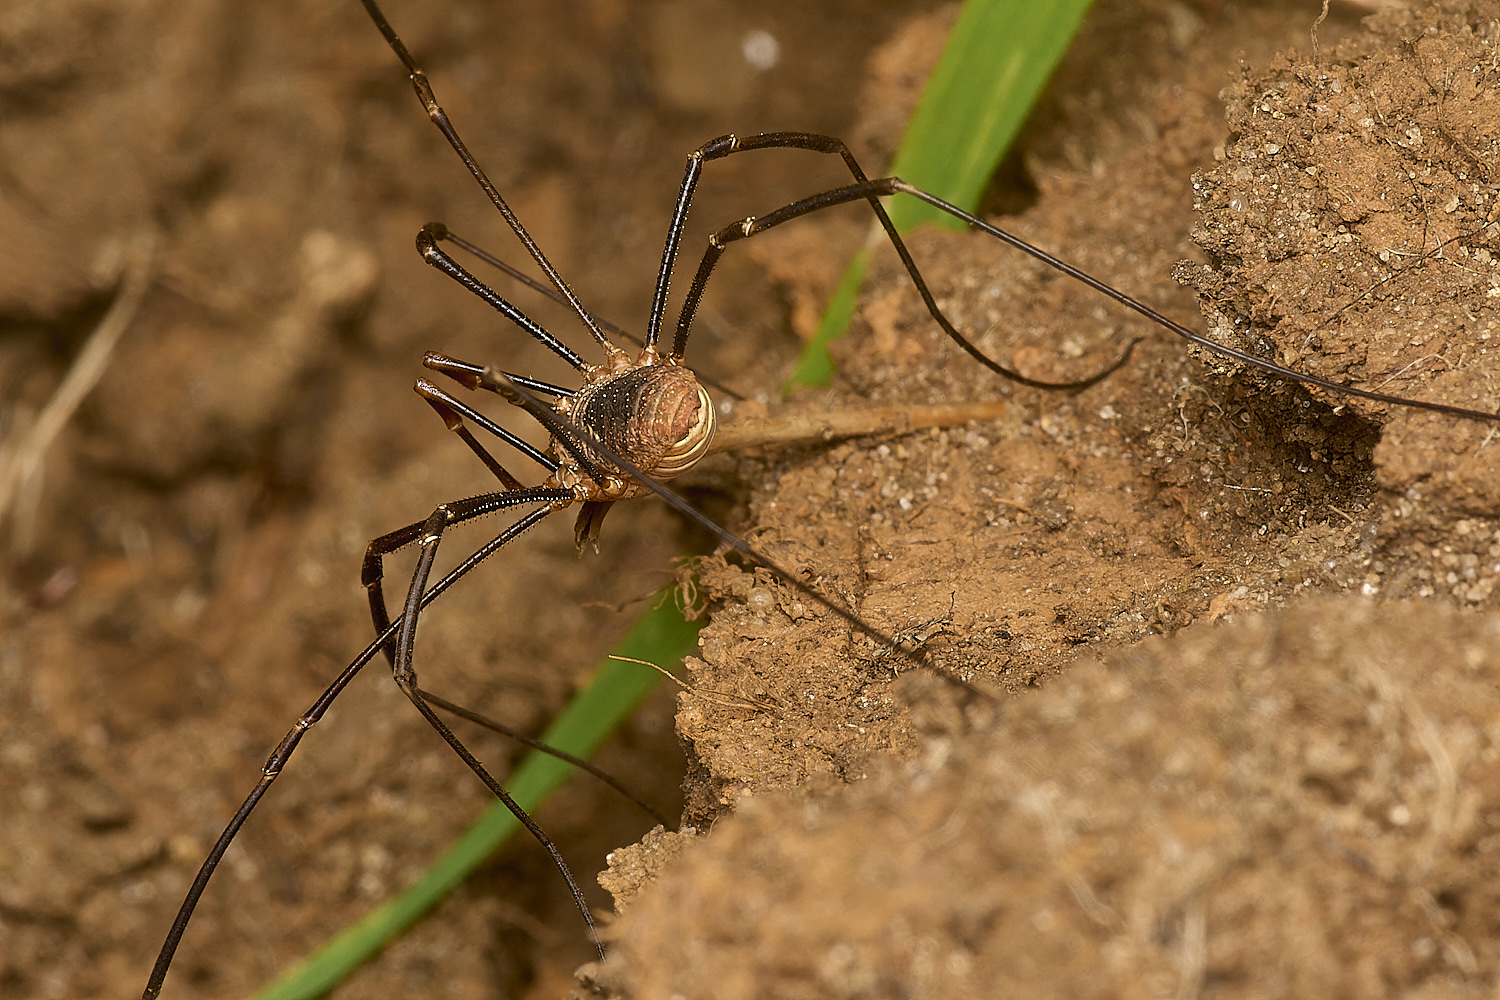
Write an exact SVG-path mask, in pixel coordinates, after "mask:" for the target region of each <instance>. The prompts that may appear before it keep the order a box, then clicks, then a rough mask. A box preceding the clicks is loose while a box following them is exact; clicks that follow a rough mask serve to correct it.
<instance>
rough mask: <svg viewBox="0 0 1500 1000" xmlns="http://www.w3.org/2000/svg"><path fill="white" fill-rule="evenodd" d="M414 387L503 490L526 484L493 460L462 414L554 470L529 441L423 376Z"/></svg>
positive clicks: (549, 469)
mask: <svg viewBox="0 0 1500 1000" xmlns="http://www.w3.org/2000/svg"><path fill="white" fill-rule="evenodd" d="M416 389H417V395H419V396H421V397H422V398H423V399H425V400H426V401H427V403H428V405H429V406H431V407H432V408H433V409H434V410H436V411H437V413H438V416H440V417H442V418H443V423H445V424H447V425H448V429H449V430H450V431H452V432H453V433H455V434H457V435H458V436H459V438H460V439H461V440H462V441H463V442H464V444H466V445H468V446H469V450H470V451H472V452H473V453H474V454H475V455H477V456H478V457H479V460H480V461H481V462H483V463H484V466H485V468H487V469H489V470H490V473H491V474H492V475H493V476H494V477H495V478H496V479H498V480H500V484H501V485H502V486H504V487H505V488H506V489H508V490H520V489H525V488H526V487H525V486H524V485H523V484H522V483H521V481H520V480H518V479H517V478H516V477H515V476H513V475H511V474H510V473H509V472H508V471H506V469H505V466H503V465H501V464H500V463H499V462H498V461H496V460H495V457H494V456H493V455H491V454H490V452H489V449H488V448H486V447H485V446H484V445H482V444H480V443H479V441H478V439H477V438H475V437H474V435H473V434H471V433H469V429H468V428H467V427H466V426H464V418H465V417H468V418H469V419H470V420H472V421H474V422H475V423H476V424H478V425H479V426H480V427H482V428H483V429H484V430H486V431H489V432H490V433H491V434H493V435H495V436H496V437H498V438H499V439H500V440H502V441H504V442H505V443H506V444H508V445H510V446H511V447H512V448H514V449H516V450H517V451H519V452H520V453H521V454H523V455H525V456H526V457H527V458H529V459H531V460H532V461H534V462H536V463H537V464H538V465H540V466H541V467H542V468H544V469H546V470H547V471H548V472H554V471H556V470H557V463H556V462H555V461H553V460H552V459H550V458H548V457H547V455H546V453H545V452H542V451H540V450H539V449H537V448H534V447H532V446H531V445H530V444H529V443H527V442H526V441H523V440H521V439H520V438H519V437H516V435H514V434H512V433H511V432H510V431H508V430H506V429H505V428H504V427H501V426H500V425H499V424H497V423H495V422H494V421H493V420H491V419H490V418H489V417H486V416H485V415H484V414H482V413H480V412H479V411H478V410H475V409H474V408H473V407H471V406H468V405H466V404H464V403H461V402H459V401H458V400H456V399H454V398H453V397H452V396H450V395H448V394H447V393H446V392H444V391H443V390H441V389H439V388H438V387H437V386H435V385H433V384H432V383H431V382H429V381H427V380H426V379H425V378H419V379H417V385H416Z"/></svg>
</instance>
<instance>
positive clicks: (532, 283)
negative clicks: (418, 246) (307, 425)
mask: <svg viewBox="0 0 1500 1000" xmlns="http://www.w3.org/2000/svg"><path fill="white" fill-rule="evenodd" d="M424 228H425V229H426V230H427V232H429V233H431V234H432V235H433V236H434V237H435V238H437V239H439V240H446V241H447V242H449V243H452V244H453V245H454V246H456V247H459V248H460V249H462V250H464V251H465V252H466V253H470V254H473V255H474V256H475V257H478V258H479V259H480V260H482V261H484V262H485V263H486V264H488V265H490V266H491V267H493V268H496V269H497V270H500V271H503V272H505V274H506V275H507V276H509V277H511V278H514V279H515V280H516V281H519V282H520V283H521V284H523V285H525V286H526V287H527V288H530V289H532V290H533V291H535V292H537V293H539V294H541V295H545V296H546V297H547V298H549V299H551V300H552V301H554V302H557V303H560V304H566V303H567V300H566V299H564V298H563V297H562V296H561V295H559V294H557V292H555V291H554V290H552V289H551V288H549V287H547V286H546V285H544V284H542V283H541V282H540V281H537V280H536V279H535V278H533V277H531V276H529V275H527V274H523V273H522V272H521V271H519V270H517V269H516V268H514V267H511V266H510V265H509V264H507V263H505V261H503V260H501V259H500V258H499V257H496V256H495V255H494V254H492V253H490V252H489V251H487V250H485V249H484V248H483V247H481V246H479V245H478V244H475V243H471V242H470V241H468V240H466V239H464V238H463V237H462V236H459V235H458V234H457V233H454V232H452V231H450V230H449V229H448V227H447V226H445V225H443V224H442V223H441V222H429V223H428V224H427V225H426V227H424ZM594 322H596V323H598V324H599V326H600V327H601V328H603V330H604V331H605V332H606V333H608V334H610V335H611V336H613V337H618V338H620V339H621V340H628V341H630V342H631V343H632V344H635V345H637V346H639V347H644V346H645V343H646V342H645V341H644V340H642V339H641V338H640V337H637V336H636V335H635V334H633V333H631V332H630V331H629V330H625V329H621V328H620V327H618V326H616V325H615V324H613V323H611V322H609V321H608V320H605V319H601V318H600V317H598V316H595V317H594ZM505 374H506V375H508V376H510V379H511V381H513V382H516V383H518V384H519V385H521V386H524V387H525V388H527V389H530V390H531V391H532V392H546V393H550V394H552V395H558V394H562V395H572V393H570V392H568V391H567V390H565V389H561V388H559V387H557V386H547V385H546V384H545V383H539V382H537V381H536V380H535V379H531V380H528V379H526V378H524V377H523V376H520V375H517V374H516V373H515V372H506V373H505ZM693 374H694V375H696V376H698V381H699V382H702V383H703V384H704V385H706V386H708V387H709V388H710V389H712V390H714V391H715V392H717V393H719V394H720V395H722V396H727V397H729V398H730V399H734V400H743V399H744V398H745V397H744V396H743V395H742V394H740V393H738V392H735V391H734V390H733V389H731V388H730V387H729V386H727V385H725V384H724V383H723V382H719V381H717V380H715V379H713V378H711V377H710V376H708V375H705V374H704V373H703V372H699V371H695V372H694V373H693ZM470 388H471V389H472V388H473V386H470ZM486 388H487V387H486Z"/></svg>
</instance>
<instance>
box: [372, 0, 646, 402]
mask: <svg viewBox="0 0 1500 1000" xmlns="http://www.w3.org/2000/svg"><path fill="white" fill-rule="evenodd" d="M365 2H366V3H369V2H370V0H365ZM417 252H418V253H420V254H421V255H422V259H423V260H425V261H426V262H427V263H429V264H431V265H432V266H433V267H435V268H437V269H438V270H439V271H442V272H443V273H444V274H446V275H447V276H448V277H450V278H452V279H453V280H454V281H456V282H458V283H459V284H460V285H463V286H464V287H465V288H467V289H468V290H469V291H471V292H473V293H474V294H475V295H477V296H479V297H480V298H481V299H483V300H484V301H485V302H486V303H487V304H488V305H489V306H490V307H491V308H492V309H494V310H495V311H496V312H498V313H500V315H502V316H504V317H505V318H506V319H508V320H510V321H511V322H512V323H514V324H516V326H518V327H520V328H521V329H522V330H524V331H525V332H526V333H527V334H529V335H530V336H531V337H532V338H533V339H535V340H536V341H537V343H539V344H541V345H542V346H543V347H545V348H547V349H548V350H549V351H551V352H552V353H553V354H556V355H557V356H558V357H560V358H562V359H563V360H564V361H566V362H567V363H568V364H570V365H572V366H573V370H574V371H578V372H584V371H587V370H588V367H589V366H588V362H586V361H584V360H583V358H581V357H579V356H578V355H577V354H576V353H574V351H573V349H572V348H570V347H568V345H567V344H564V343H563V342H562V341H560V340H558V339H557V338H556V337H554V336H552V334H550V333H548V332H547V330H546V328H545V327H543V326H542V325H541V324H540V323H538V322H537V321H536V320H534V319H532V318H531V317H530V316H528V315H526V314H525V313H524V312H522V311H521V310H520V309H519V308H517V307H516V306H514V305H512V304H511V303H510V302H509V301H507V300H506V299H505V298H504V297H503V296H501V295H500V293H499V292H497V291H495V290H494V289H493V288H491V287H490V286H489V285H486V284H485V283H484V282H482V281H480V280H479V279H478V278H476V277H474V275H472V274H470V273H469V272H468V271H467V270H466V269H465V268H464V267H463V265H462V264H460V263H459V262H458V261H456V260H454V259H453V258H452V257H450V256H448V254H447V253H446V252H445V251H443V250H442V249H441V248H440V247H438V245H437V239H436V237H434V236H433V235H432V233H430V232H428V231H427V229H423V230H422V231H421V232H420V233H418V234H417ZM611 350H613V351H614V353H615V354H619V353H621V352H620V351H619V350H618V349H617V348H612V349H611Z"/></svg>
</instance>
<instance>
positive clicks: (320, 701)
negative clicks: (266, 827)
mask: <svg viewBox="0 0 1500 1000" xmlns="http://www.w3.org/2000/svg"><path fill="white" fill-rule="evenodd" d="M553 509H554V508H553V507H552V506H551V505H550V504H549V505H547V506H544V507H540V508H538V509H536V510H534V511H532V512H531V513H529V514H527V515H525V516H524V517H522V518H520V519H519V520H517V521H516V522H515V523H514V524H512V525H510V526H509V527H507V528H506V529H505V530H504V531H502V532H500V533H499V534H498V535H496V536H495V537H494V538H492V539H490V540H489V541H488V542H486V543H485V544H484V545H482V546H480V547H479V548H478V549H475V550H474V552H472V553H471V554H470V555H469V557H468V558H467V559H465V560H464V561H463V562H461V563H459V564H458V565H457V566H455V567H454V568H453V569H451V570H449V571H448V573H447V574H446V575H445V576H444V577H443V578H442V579H440V580H439V581H438V582H437V583H435V584H433V585H432V586H431V587H430V588H428V589H427V590H425V591H424V592H423V593H422V594H421V595H420V596H419V598H418V608H419V609H421V608H426V607H427V606H428V605H430V604H431V603H432V602H433V601H435V600H437V599H438V598H439V597H441V596H442V595H443V593H444V592H445V591H447V590H448V588H449V587H451V586H453V585H454V584H455V583H457V582H458V581H459V580H461V579H463V578H464V577H465V576H467V575H468V574H469V573H470V572H472V571H473V570H474V568H475V567H477V566H478V565H479V564H480V563H482V562H484V560H486V559H488V558H489V557H490V556H492V555H494V554H495V553H496V552H498V551H499V550H500V549H501V548H503V547H504V546H505V545H506V544H507V543H509V542H510V541H511V540H513V539H514V538H515V537H516V536H517V535H520V534H521V533H522V532H524V531H526V530H527V529H528V528H531V527H533V526H534V525H536V523H537V522H538V521H540V520H542V519H543V518H544V517H546V516H547V515H548V514H550V513H552V511H553ZM395 638H396V626H395V625H389V624H388V625H387V626H386V627H385V628H382V629H380V630H379V634H378V635H377V636H376V637H375V640H374V641H373V642H371V643H370V644H369V645H368V646H366V647H365V649H364V652H362V653H360V654H359V656H357V657H355V659H354V661H353V662H352V663H350V664H349V665H348V666H347V667H345V668H344V669H343V671H342V672H340V674H339V675H338V677H336V678H335V679H334V681H333V683H332V684H330V685H328V687H327V689H326V690H324V692H323V693H322V694H321V695H319V696H318V698H317V700H316V701H314V702H313V703H312V705H311V706H310V707H309V708H308V710H307V711H306V712H304V713H302V716H301V717H300V718H298V719H297V721H296V723H295V724H294V725H293V726H292V728H291V729H290V730H288V731H287V734H286V735H285V736H283V737H282V738H281V742H280V743H278V744H277V745H276V749H275V750H273V751H272V752H271V756H270V757H269V758H267V759H266V763H265V766H263V767H262V768H261V776H260V780H259V781H257V782H256V784H255V787H254V788H253V789H251V790H250V794H249V795H247V796H246V797H245V801H244V802H243V803H242V804H241V805H240V807H239V809H237V810H236V811H235V814H234V816H232V817H231V818H230V820H229V823H228V825H226V826H225V827H224V832H223V833H221V834H219V839H218V840H217V841H215V842H214V846H213V849H212V850H210V851H209V853H208V857H207V858H205V859H204V861H203V864H202V865H201V866H200V867H199V869H198V874H197V875H196V876H194V878H193V884H192V885H191V886H190V887H189V888H188V891H187V896H186V897H185V898H184V899H183V901H182V906H180V907H179V908H178V910H177V916H176V918H175V919H174V920H173V921H172V926H171V928H170V929H169V930H168V931H167V938H166V940H165V941H164V942H162V946H161V951H160V952H159V953H158V954H157V956H156V965H155V966H153V967H152V969H151V977H150V978H149V979H148V980H147V981H146V988H145V990H143V991H142V993H141V997H142V1000H155V998H156V997H158V996H160V995H161V988H162V984H163V983H165V982H166V978H167V972H168V970H169V969H170V968H171V966H172V958H173V956H174V955H176V953H177V946H178V944H180V943H181V941H182V935H183V933H184V932H185V931H186V930H187V926H188V922H189V921H190V920H192V917H193V911H194V910H195V909H197V907H198V900H199V899H201V898H202V896H203V891H204V890H205V889H207V888H208V882H209V879H210V878H212V877H213V873H214V871H215V869H217V868H218V867H219V862H220V861H221V860H223V858H224V852H225V851H227V850H229V845H230V844H231V843H232V842H233V841H234V838H235V836H236V835H237V834H238V833H239V832H240V828H241V827H243V826H244V825H245V822H246V820H248V819H249V818H250V813H251V812H252V811H253V810H254V809H255V806H256V804H257V803H259V802H260V800H261V798H262V797H263V796H264V795H265V794H266V792H267V791H269V790H270V787H271V783H272V782H274V781H275V780H276V778H277V776H278V775H280V774H281V770H282V768H283V767H285V766H286V762H287V761H288V760H290V759H291V756H292V754H293V753H294V752H295V751H296V749H297V745H298V744H299V743H301V742H302V737H303V736H305V735H306V734H307V731H308V730H309V729H311V728H312V727H313V726H314V725H315V724H316V723H317V722H318V720H320V719H322V718H323V715H324V713H326V712H327V711H328V707H329V706H330V705H332V704H333V701H334V699H336V698H337V697H338V696H339V695H340V694H341V693H342V692H343V690H344V688H346V687H348V686H349V683H350V682H351V681H353V680H354V678H355V677H356V676H357V675H358V674H359V672H360V671H361V670H363V669H364V667H365V665H366V664H367V663H369V662H370V661H371V660H372V659H374V658H375V656H376V655H377V654H378V653H379V652H380V651H381V650H382V649H383V648H385V647H386V646H387V645H389V644H390V643H391V642H393V641H394V640H395Z"/></svg>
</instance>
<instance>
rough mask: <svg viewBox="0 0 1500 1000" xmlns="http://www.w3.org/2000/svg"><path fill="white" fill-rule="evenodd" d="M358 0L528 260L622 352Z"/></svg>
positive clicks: (370, 4)
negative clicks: (605, 333)
mask: <svg viewBox="0 0 1500 1000" xmlns="http://www.w3.org/2000/svg"><path fill="white" fill-rule="evenodd" d="M362 2H363V3H364V5H365V11H366V13H368V14H369V15H370V19H371V20H372V21H374V22H375V26H376V27H377V28H379V29H380V33H381V34H382V35H384V36H385V40H386V44H388V45H390V47H391V51H392V52H394V53H396V58H397V59H400V60H401V64H402V65H403V66H405V67H406V73H407V76H408V77H409V78H410V79H411V85H412V89H414V90H415V91H416V92H417V100H419V101H421V102H422V107H423V109H424V110H425V111H426V112H427V117H428V118H430V119H432V123H433V124H434V125H436V126H437V127H438V131H440V132H442V133H443V138H445V139H447V140H448V145H450V146H452V147H453V151H454V152H456V153H457V154H458V157H459V159H461V160H463V163H464V166H465V167H467V168H468V169H469V173H470V174H472V175H473V177H474V180H476V181H477V182H478V183H479V186H480V187H481V188H483V189H484V193H485V194H486V195H487V196H488V197H489V199H490V203H491V204H493V205H494V206H495V208H497V209H499V211H500V215H501V217H502V218H504V219H505V224H506V225H508V226H509V227H510V229H511V232H513V233H515V234H516V238H517V239H518V240H520V241H521V245H522V246H524V247H525V248H526V252H527V253H528V254H530V255H531V259H532V260H534V261H536V263H537V266H538V267H540V268H541V269H542V273H543V274H545V275H546V276H547V280H548V281H550V282H552V287H554V288H556V289H557V291H558V294H560V295H561V296H562V297H563V298H565V299H566V300H567V301H568V305H570V306H572V308H573V311H574V312H575V313H577V314H578V318H579V319H581V320H583V325H584V326H585V327H587V328H588V331H589V334H590V335H591V336H592V337H593V338H594V340H596V341H598V343H599V346H600V347H602V348H604V350H605V353H607V354H609V355H611V356H615V355H619V354H622V353H623V352H621V351H620V349H619V348H618V347H616V346H614V345H613V344H611V343H610V342H609V338H607V337H605V336H604V333H603V332H602V331H601V330H600V329H599V325H598V324H597V323H595V322H594V317H593V316H591V315H590V314H589V312H588V310H587V309H585V308H583V303H581V302H579V301H578V296H577V295H574V294H573V289H572V288H570V287H568V283H567V282H566V281H564V280H563V277H562V275H561V274H559V273H557V268H555V267H553V266H552V262H551V261H549V260H548V259H547V256H546V254H544V253H542V248H541V247H539V246H537V243H536V241H535V240H534V239H532V238H531V234H530V233H528V232H527V231H526V227H525V226H523V225H521V220H520V219H519V218H517V217H516V213H515V212H513V211H511V207H510V206H509V205H507V204H506V203H505V199H504V198H502V197H500V192H499V191H498V190H497V189H496V188H495V185H494V184H492V183H490V179H489V177H488V176H486V175H485V172H484V170H482V169H481V168H480V166H479V163H478V161H476V160H475V159H474V156H473V154H471V153H470V152H469V148H468V147H467V146H465V145H464V141H463V140H462V139H460V138H459V137H458V132H456V131H455V130H454V128H453V126H452V125H451V124H450V123H449V121H448V113H447V112H446V111H444V110H443V109H442V108H441V107H440V106H439V105H438V102H437V99H436V98H435V97H434V96H433V93H432V85H431V84H430V83H428V82H427V74H426V73H424V72H422V69H421V67H419V66H418V65H417V63H416V60H414V59H412V57H411V53H410V52H408V51H406V46H405V44H403V43H402V41H401V39H400V38H398V37H397V36H396V32H395V30H394V29H393V28H392V27H391V25H390V22H389V21H387V20H386V19H385V14H383V13H381V10H380V6H379V4H377V3H376V2H375V0H362ZM455 266H456V265H455Z"/></svg>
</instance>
